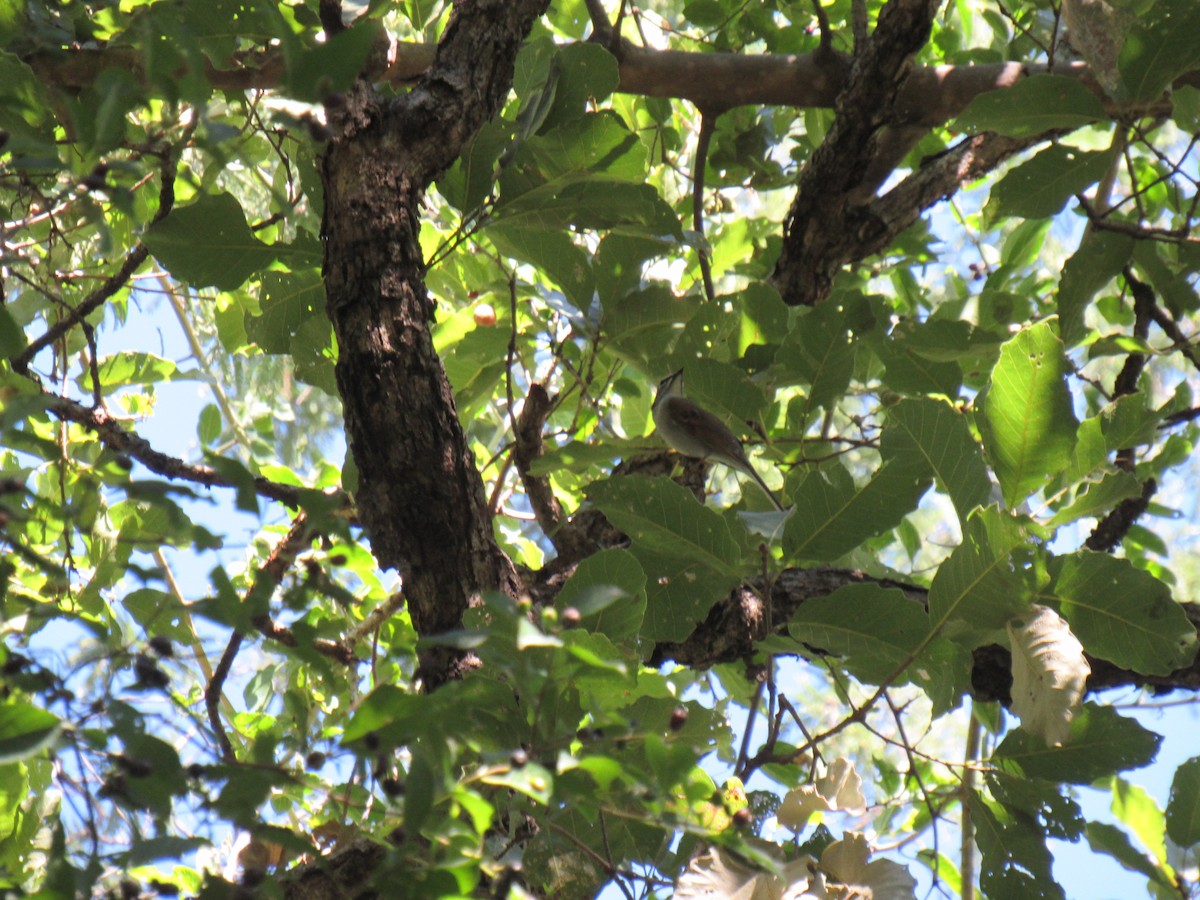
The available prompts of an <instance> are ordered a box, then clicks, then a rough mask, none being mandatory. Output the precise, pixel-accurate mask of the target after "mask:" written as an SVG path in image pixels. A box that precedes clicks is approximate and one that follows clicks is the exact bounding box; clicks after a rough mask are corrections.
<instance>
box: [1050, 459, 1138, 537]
mask: <svg viewBox="0 0 1200 900" xmlns="http://www.w3.org/2000/svg"><path fill="white" fill-rule="evenodd" d="M1076 446H1078V445H1076ZM1141 492H1142V484H1141V482H1140V481H1138V478H1137V476H1136V475H1134V474H1133V473H1132V472H1125V471H1115V472H1109V473H1107V474H1105V476H1104V477H1103V478H1101V479H1100V481H1098V482H1095V483H1092V484H1083V485H1082V486H1081V489H1080V491H1079V492H1078V493H1077V494H1076V495H1075V499H1074V501H1073V502H1072V503H1071V504H1070V505H1069V506H1067V507H1065V508H1063V509H1061V510H1059V511H1058V512H1056V513H1055V514H1054V517H1053V518H1052V519H1051V520H1050V521H1049V523H1048V524H1050V525H1053V526H1056V527H1057V526H1059V525H1066V524H1067V523H1069V522H1074V521H1076V520H1078V519H1082V518H1084V517H1086V516H1094V517H1096V518H1100V517H1101V516H1103V515H1106V514H1107V513H1109V512H1111V511H1112V509H1113V507H1115V506H1116V505H1117V504H1118V503H1120V502H1121V501H1122V500H1126V499H1128V498H1130V497H1136V496H1138V495H1139V494H1140V493H1141Z"/></svg>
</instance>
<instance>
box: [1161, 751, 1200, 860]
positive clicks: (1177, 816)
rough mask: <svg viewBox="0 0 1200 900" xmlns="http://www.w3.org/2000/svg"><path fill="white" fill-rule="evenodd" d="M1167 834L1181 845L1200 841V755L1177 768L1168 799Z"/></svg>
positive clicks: (1188, 845) (1187, 845)
mask: <svg viewBox="0 0 1200 900" xmlns="http://www.w3.org/2000/svg"><path fill="white" fill-rule="evenodd" d="M1167 834H1168V835H1169V836H1170V838H1171V840H1173V841H1174V842H1175V843H1176V844H1178V845H1179V846H1180V847H1191V846H1193V845H1195V844H1198V843H1200V756H1193V757H1192V758H1191V759H1189V760H1188V761H1187V762H1185V763H1184V764H1183V765H1181V766H1180V767H1179V768H1178V769H1176V770H1175V779H1174V780H1173V781H1172V782H1171V798H1170V800H1168V801H1167Z"/></svg>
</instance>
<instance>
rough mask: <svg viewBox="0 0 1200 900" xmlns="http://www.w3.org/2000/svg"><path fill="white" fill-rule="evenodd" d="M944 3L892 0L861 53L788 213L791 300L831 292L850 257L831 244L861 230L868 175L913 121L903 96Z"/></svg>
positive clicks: (784, 280)
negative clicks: (900, 101)
mask: <svg viewBox="0 0 1200 900" xmlns="http://www.w3.org/2000/svg"><path fill="white" fill-rule="evenodd" d="M939 6H940V4H939V3H938V2H936V0H890V2H889V3H888V4H887V5H886V6H885V7H884V8H883V10H882V11H881V12H880V14H879V23H878V25H877V26H876V28H875V33H874V34H873V35H872V37H871V39H870V41H869V42H868V43H867V46H866V49H865V50H864V52H863V53H861V54H860V55H859V56H858V57H857V58H856V59H855V61H854V65H853V66H852V67H851V69H850V75H849V78H848V80H847V82H846V87H845V88H844V89H843V91H842V93H841V94H840V95H839V96H838V100H837V104H836V106H835V109H836V111H837V115H836V118H835V119H834V122H833V125H832V126H831V127H830V129H829V133H828V134H827V135H826V137H825V140H824V141H823V142H822V143H821V146H820V147H818V148H817V149H816V150H815V151H814V152H813V154H812V156H811V157H810V159H809V161H808V163H807V165H805V167H804V170H803V171H802V172H801V174H800V179H799V183H798V185H797V189H796V197H795V199H794V200H793V201H792V206H791V209H790V210H789V211H788V214H787V218H786V219H785V221H784V228H783V249H782V251H781V253H780V256H779V261H778V263H777V264H776V267H775V273H774V275H773V276H772V280H773V282H774V284H775V286H776V287H777V288H778V289H779V293H780V295H781V296H782V297H783V299H784V302H786V303H789V304H792V305H811V304H813V303H816V302H818V301H819V300H821V299H822V298H824V297H825V296H826V295H827V294H828V293H829V289H830V286H831V285H832V283H833V276H834V275H835V274H836V272H837V270H838V269H839V268H841V266H842V265H843V264H844V262H845V260H844V259H843V258H842V256H843V254H841V253H839V252H838V251H837V249H836V248H835V247H832V246H831V244H836V243H838V242H841V241H843V240H844V236H846V235H853V234H855V233H857V231H858V230H859V227H860V222H859V219H860V218H861V217H862V214H863V210H864V208H865V201H866V200H868V199H869V194H870V193H873V189H871V186H870V185H869V184H864V177H865V175H866V173H868V172H873V171H876V169H877V168H878V166H877V165H876V161H877V159H879V158H880V156H881V155H883V156H890V155H892V148H890V147H888V146H887V143H888V140H889V134H894V133H895V129H897V128H903V127H904V126H906V125H908V124H909V123H908V122H906V121H905V116H903V115H902V114H901V113H900V111H899V110H898V108H897V102H896V101H897V97H898V96H899V93H900V89H901V86H902V83H903V82H904V80H905V78H906V77H907V74H908V69H909V66H910V63H911V60H912V57H913V54H915V53H916V52H917V51H918V50H920V49H921V47H922V46H924V44H925V42H926V41H927V40H928V38H929V29H930V23H931V22H932V20H933V16H934V15H935V14H936V12H937V9H938V8H939ZM889 127H891V129H892V131H891V132H889ZM910 139H911V138H910ZM875 177H876V178H878V173H876V176H875Z"/></svg>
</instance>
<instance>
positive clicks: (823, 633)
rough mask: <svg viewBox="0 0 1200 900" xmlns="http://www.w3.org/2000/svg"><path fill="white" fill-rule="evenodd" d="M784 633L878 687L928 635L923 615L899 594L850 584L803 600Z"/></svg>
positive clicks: (917, 606)
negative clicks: (831, 656) (834, 658)
mask: <svg viewBox="0 0 1200 900" xmlns="http://www.w3.org/2000/svg"><path fill="white" fill-rule="evenodd" d="M788 633H789V634H790V635H791V636H792V637H793V638H795V639H796V640H798V641H802V642H803V643H805V644H808V645H809V646H811V647H813V648H815V649H818V650H824V651H826V652H828V653H832V654H834V655H835V656H840V657H842V661H843V665H845V667H846V670H847V671H848V672H850V674H852V675H854V676H855V677H856V678H858V679H860V680H861V681H865V682H868V683H869V684H882V683H883V682H884V680H885V679H887V678H889V677H891V676H894V675H895V674H896V671H897V669H899V668H900V666H902V665H904V664H905V663H909V662H912V660H913V654H914V653H915V652H916V651H917V649H918V647H919V646H920V644H921V642H922V641H923V640H924V639H925V637H926V636H927V635H928V634H929V616H928V615H927V614H926V612H925V610H924V608H923V607H922V606H921V604H920V603H919V602H917V601H915V600H912V599H910V598H909V597H907V596H905V594H904V593H903V592H902V591H899V590H895V589H885V588H881V587H879V586H878V585H874V584H856V585H848V586H846V587H843V588H840V589H839V590H836V591H834V592H833V593H832V594H829V595H828V596H826V597H815V598H813V599H810V600H806V601H805V602H804V603H802V604H801V605H800V607H799V608H798V609H797V610H796V612H795V614H794V615H793V616H792V618H791V621H790V622H788Z"/></svg>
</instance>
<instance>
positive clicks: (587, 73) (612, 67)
mask: <svg viewBox="0 0 1200 900" xmlns="http://www.w3.org/2000/svg"><path fill="white" fill-rule="evenodd" d="M554 65H555V67H556V68H557V69H558V81H557V83H556V84H555V91H554V104H553V105H552V106H551V107H550V111H549V113H547V115H546V118H545V120H544V122H543V124H542V131H543V133H544V132H545V131H546V130H547V129H548V128H552V127H554V126H556V125H559V124H561V123H563V122H568V121H570V120H572V119H577V118H579V117H581V116H583V114H584V112H585V111H586V109H587V104H588V101H589V100H593V101H597V100H603V99H605V98H606V97H608V95H609V94H611V93H612V92H613V91H615V90H616V89H617V85H618V84H619V83H620V81H621V74H620V71H619V68H618V66H617V59H616V57H615V56H613V55H612V54H611V53H610V52H609V51H608V49H607V48H605V47H602V46H601V45H600V44H593V43H588V42H585V41H580V42H578V43H574V44H567V45H565V46H563V47H560V48H559V51H558V55H557V56H556V57H555V58H554Z"/></svg>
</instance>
